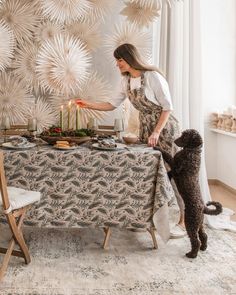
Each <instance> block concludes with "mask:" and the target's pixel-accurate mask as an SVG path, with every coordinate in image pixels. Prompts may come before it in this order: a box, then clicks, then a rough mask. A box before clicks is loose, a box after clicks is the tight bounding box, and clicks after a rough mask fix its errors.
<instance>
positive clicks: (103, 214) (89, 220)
mask: <svg viewBox="0 0 236 295" xmlns="http://www.w3.org/2000/svg"><path fill="white" fill-rule="evenodd" d="M4 157H5V170H6V176H7V179H8V185H9V186H16V187H21V188H24V189H27V190H36V191H40V192H41V193H42V196H41V201H40V202H39V203H38V204H35V205H34V206H33V207H32V208H31V210H29V212H28V215H27V216H26V218H25V224H26V225H34V226H39V227H104V226H113V227H114V226H115V227H125V228H147V227H150V226H153V215H154V214H155V213H156V212H157V211H158V209H159V208H160V207H162V206H163V205H164V204H166V203H167V202H168V201H169V200H170V199H172V198H173V194H174V193H173V190H172V186H171V184H170V182H169V180H168V177H167V174H166V170H165V167H164V163H163V160H162V157H161V154H160V153H159V152H158V151H154V150H151V149H139V150H135V149H134V150H122V151H97V150H93V149H90V148H85V147H80V148H78V149H76V150H71V151H61V150H55V149H52V148H49V147H40V148H36V149H33V150H24V151H15V150H14V151H12V150H4ZM1 221H2V222H3V221H4V217H3V216H2V217H1Z"/></svg>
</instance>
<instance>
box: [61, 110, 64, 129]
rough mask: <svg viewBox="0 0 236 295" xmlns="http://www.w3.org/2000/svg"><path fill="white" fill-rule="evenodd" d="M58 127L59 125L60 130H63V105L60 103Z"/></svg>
mask: <svg viewBox="0 0 236 295" xmlns="http://www.w3.org/2000/svg"><path fill="white" fill-rule="evenodd" d="M60 127H61V130H62V131H63V129H64V114H63V105H61V110H60Z"/></svg>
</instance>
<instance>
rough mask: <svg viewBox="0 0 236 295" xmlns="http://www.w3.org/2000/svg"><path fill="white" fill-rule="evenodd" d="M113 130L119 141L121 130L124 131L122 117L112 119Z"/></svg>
mask: <svg viewBox="0 0 236 295" xmlns="http://www.w3.org/2000/svg"><path fill="white" fill-rule="evenodd" d="M114 131H115V132H116V136H117V138H118V140H119V141H121V134H120V133H121V132H122V131H124V122H123V120H122V119H115V121H114Z"/></svg>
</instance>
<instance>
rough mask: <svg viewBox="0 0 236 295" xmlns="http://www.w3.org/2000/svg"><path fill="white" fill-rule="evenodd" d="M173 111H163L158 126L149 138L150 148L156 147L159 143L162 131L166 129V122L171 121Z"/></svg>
mask: <svg viewBox="0 0 236 295" xmlns="http://www.w3.org/2000/svg"><path fill="white" fill-rule="evenodd" d="M170 113H171V111H162V112H161V116H160V118H159V120H158V122H157V125H156V127H155V129H154V131H153V133H152V134H151V135H150V136H149V138H148V145H149V146H156V145H157V143H158V139H159V136H160V133H161V131H162V129H163V128H164V127H165V125H166V122H167V121H168V119H169V116H170Z"/></svg>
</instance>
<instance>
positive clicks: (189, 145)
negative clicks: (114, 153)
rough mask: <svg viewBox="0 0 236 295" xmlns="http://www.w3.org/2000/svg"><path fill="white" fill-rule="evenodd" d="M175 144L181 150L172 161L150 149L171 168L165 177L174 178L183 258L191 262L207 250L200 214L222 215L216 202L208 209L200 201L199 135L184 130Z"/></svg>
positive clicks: (201, 215)
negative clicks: (186, 241)
mask: <svg viewBox="0 0 236 295" xmlns="http://www.w3.org/2000/svg"><path fill="white" fill-rule="evenodd" d="M175 144H176V145H177V146H179V147H181V148H182V149H181V150H180V151H179V152H177V153H176V154H175V156H174V157H172V156H171V155H170V154H169V153H167V152H166V151H164V150H162V149H160V148H159V147H158V146H156V147H154V149H156V150H159V151H161V152H162V156H163V158H164V160H165V161H166V162H167V163H168V165H169V166H170V168H171V170H170V172H169V173H168V175H169V177H170V178H171V177H173V178H174V181H175V183H176V186H177V189H178V191H179V193H180V195H181V197H182V198H183V200H184V204H185V226H186V230H187V233H188V236H189V238H190V241H191V247H192V249H191V251H190V252H188V253H187V254H186V256H187V257H189V258H195V257H197V254H198V251H199V249H200V250H202V251H204V250H206V248H207V234H206V233H205V231H204V227H203V219H204V214H209V215H218V214H220V213H221V212H222V205H221V204H220V203H218V202H208V203H207V206H209V205H214V206H215V209H209V208H207V207H206V206H205V205H204V202H203V200H202V196H201V191H200V184H199V170H200V163H201V148H202V144H203V141H202V138H201V136H200V134H199V133H198V132H197V131H196V130H194V129H187V130H185V131H183V132H182V135H181V136H180V137H179V138H177V139H176V140H175Z"/></svg>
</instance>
